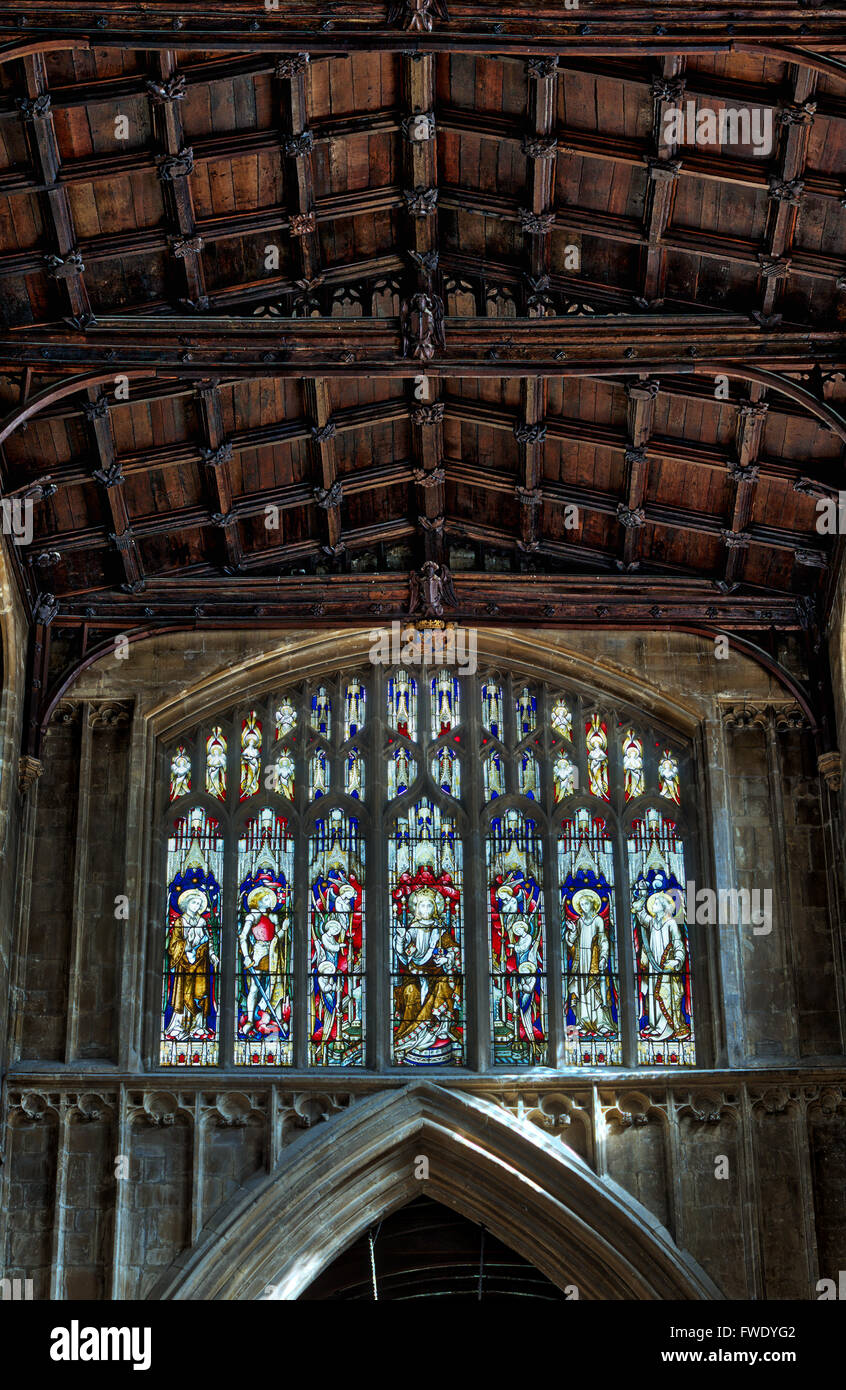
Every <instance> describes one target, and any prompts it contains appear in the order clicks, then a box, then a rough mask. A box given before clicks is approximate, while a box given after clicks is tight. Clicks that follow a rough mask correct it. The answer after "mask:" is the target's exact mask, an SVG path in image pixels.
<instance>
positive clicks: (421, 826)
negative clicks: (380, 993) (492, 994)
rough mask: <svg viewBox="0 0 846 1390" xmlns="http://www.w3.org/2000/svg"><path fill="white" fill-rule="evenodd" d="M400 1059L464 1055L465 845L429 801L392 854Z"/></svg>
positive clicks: (427, 1060)
mask: <svg viewBox="0 0 846 1390" xmlns="http://www.w3.org/2000/svg"><path fill="white" fill-rule="evenodd" d="M389 860H390V881H391V907H392V918H393V927H392V933H391V935H392V954H393V981H394V987H393V995H394V1048H393V1052H394V1061H395V1062H397V1063H402V1064H404V1065H408V1066H446V1065H450V1064H452V1065H459V1064H460V1063H461V1061H462V1060H463V1054H464V1023H463V1009H462V994H463V988H462V986H463V976H462V955H461V936H462V928H461V895H462V881H461V847H460V842H459V841H458V840H457V838H456V835H455V826H454V825H453V823H452V821H450V820H448V819H447V818H446V817H445V816H442V815H441V811H440V808H439V807H438V806H436V805H433V804H432V802H430V801H422V802H420V803H419V804H418V805H417V806H415V807H414V809H413V810H412V811H411V812H410V813H409V814H408V816H407V817H404V818H401V819H400V820H399V821H398V822H397V826H396V830H395V832H394V835H393V837H392V840H391V843H390V849H389Z"/></svg>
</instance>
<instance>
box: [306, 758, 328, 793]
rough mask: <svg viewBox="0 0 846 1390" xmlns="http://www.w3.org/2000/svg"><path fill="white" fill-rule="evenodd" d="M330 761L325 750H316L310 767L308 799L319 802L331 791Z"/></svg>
mask: <svg viewBox="0 0 846 1390" xmlns="http://www.w3.org/2000/svg"><path fill="white" fill-rule="evenodd" d="M329 775H330V774H329V759H328V758H327V756H326V752H325V750H324V749H323V748H316V749H315V751H314V752H313V753H312V755H311V758H310V760H309V765H308V799H309V801H317V799H318V797H321V796H325V795H326V793H327V792H328V790H329Z"/></svg>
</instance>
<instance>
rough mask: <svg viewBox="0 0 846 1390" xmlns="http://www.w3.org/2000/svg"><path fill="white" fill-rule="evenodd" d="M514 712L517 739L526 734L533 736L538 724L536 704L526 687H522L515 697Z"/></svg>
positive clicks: (534, 698)
mask: <svg viewBox="0 0 846 1390" xmlns="http://www.w3.org/2000/svg"><path fill="white" fill-rule="evenodd" d="M515 712H516V715H517V738H518V739H521V738H525V737H526V735H527V734H533V733H534V731H535V729H536V727H537V722H538V702H537V698H536V697H535V696H534V695H533V694H532V692H531V690H529V688H528V686H525V685H524V686H523V689H522V690H521V691H520V693H519V695H518V696H517V701H516V711H515Z"/></svg>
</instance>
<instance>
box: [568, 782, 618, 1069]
mask: <svg viewBox="0 0 846 1390" xmlns="http://www.w3.org/2000/svg"><path fill="white" fill-rule="evenodd" d="M558 876H559V883H560V890H561V940H562V953H563V957H564V1024H565V1027H566V1028H567V1029H568V1030H570V1032H569V1033H568V1038H571V1039H572V1040H571V1043H570V1046H569V1047H568V1055H569V1059H570V1061H571V1062H574V1063H576V1064H579V1063H582V1062H583V1063H587V1064H590V1065H592V1066H596V1065H599V1066H604V1065H617V1064H618V1063H619V1062H620V1060H621V1050H620V1021H619V983H618V976H617V948H616V936H615V927H614V856H613V851H612V847H611V840H610V837H609V835H608V833H607V829H606V826H605V822H604V821H602V820H600V819H599V818H598V817H594V816H592V815H591V813H590V812H589V811H587V810H584V809H579V810H577V811H575V812H574V814H573V819H572V820H566V821H564V823H563V824H562V826H561V833H560V835H559V838H558Z"/></svg>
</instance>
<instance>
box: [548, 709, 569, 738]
mask: <svg viewBox="0 0 846 1390" xmlns="http://www.w3.org/2000/svg"><path fill="white" fill-rule="evenodd" d="M550 723H551V724H552V730H553V733H556V734H558V735H559V737H560V738H566V739H570V740H571V741H572V738H573V716H572V714H571V713H570V710H569V709H568V707H567V704H566V702H565V701H564V700H556V701H555V704H554V705H553V706H552V713H551V715H550Z"/></svg>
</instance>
